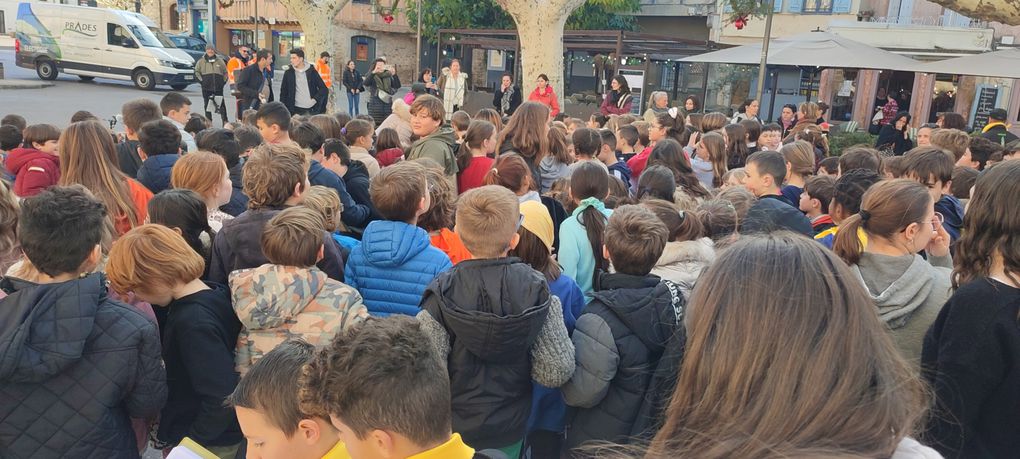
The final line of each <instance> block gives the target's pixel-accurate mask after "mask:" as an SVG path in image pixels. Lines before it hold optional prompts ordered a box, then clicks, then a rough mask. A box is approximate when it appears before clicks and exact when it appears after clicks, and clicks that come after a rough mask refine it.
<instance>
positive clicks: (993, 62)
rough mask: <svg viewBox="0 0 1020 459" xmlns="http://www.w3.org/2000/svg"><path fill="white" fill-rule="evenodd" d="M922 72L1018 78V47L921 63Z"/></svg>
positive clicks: (1019, 76) (1019, 53)
mask: <svg viewBox="0 0 1020 459" xmlns="http://www.w3.org/2000/svg"><path fill="white" fill-rule="evenodd" d="M917 71H918V72H924V73H947V74H950V75H971V76H983V77H993V78H1020V49H1017V48H1009V49H1002V50H999V51H992V52H988V53H982V54H974V55H971V56H964V57H957V58H953V59H946V60H944V61H938V62H931V63H928V64H922V65H921V66H919V67H918V68H917Z"/></svg>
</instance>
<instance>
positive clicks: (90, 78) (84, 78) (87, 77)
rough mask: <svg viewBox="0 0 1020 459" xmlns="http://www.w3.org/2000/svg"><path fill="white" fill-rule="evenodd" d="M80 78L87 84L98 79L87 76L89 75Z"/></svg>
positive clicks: (79, 76)
mask: <svg viewBox="0 0 1020 459" xmlns="http://www.w3.org/2000/svg"><path fill="white" fill-rule="evenodd" d="M78 78H80V79H81V81H85V82H88V81H92V80H95V79H96V77H94V76H87V75H78Z"/></svg>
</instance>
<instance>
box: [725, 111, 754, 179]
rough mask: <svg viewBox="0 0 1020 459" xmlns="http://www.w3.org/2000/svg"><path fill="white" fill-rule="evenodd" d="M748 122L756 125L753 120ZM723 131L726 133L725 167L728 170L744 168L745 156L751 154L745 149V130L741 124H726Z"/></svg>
mask: <svg viewBox="0 0 1020 459" xmlns="http://www.w3.org/2000/svg"><path fill="white" fill-rule="evenodd" d="M750 121H751V122H752V123H757V121H754V120H750ZM723 130H724V131H725V132H726V158H727V159H726V165H727V166H728V167H729V168H730V169H736V168H738V167H744V163H745V162H747V155H749V154H750V153H751V150H750V149H749V148H747V128H745V127H744V125H743V122H741V123H739V124H727V125H726V127H724V128H723ZM755 140H758V138H757V137H755Z"/></svg>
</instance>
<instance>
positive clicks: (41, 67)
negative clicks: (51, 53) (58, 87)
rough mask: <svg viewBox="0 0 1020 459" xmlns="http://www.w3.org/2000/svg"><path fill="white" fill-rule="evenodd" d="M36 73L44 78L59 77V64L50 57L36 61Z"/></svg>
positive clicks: (54, 78) (53, 78) (52, 78)
mask: <svg viewBox="0 0 1020 459" xmlns="http://www.w3.org/2000/svg"><path fill="white" fill-rule="evenodd" d="M35 73H36V74H38V75H39V78H40V79H43V80H56V79H57V73H58V72H57V64H55V63H53V61H51V60H49V59H43V60H40V61H38V62H36V63H35Z"/></svg>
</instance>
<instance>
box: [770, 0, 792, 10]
mask: <svg viewBox="0 0 1020 459" xmlns="http://www.w3.org/2000/svg"><path fill="white" fill-rule="evenodd" d="M794 1H797V0H794ZM772 11H773V12H776V13H781V12H782V11H783V0H776V7H775V9H773V10H772Z"/></svg>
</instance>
